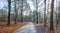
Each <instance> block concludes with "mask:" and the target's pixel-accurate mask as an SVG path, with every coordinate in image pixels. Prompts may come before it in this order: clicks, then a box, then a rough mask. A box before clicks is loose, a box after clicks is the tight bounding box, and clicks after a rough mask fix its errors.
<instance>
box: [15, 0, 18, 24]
mask: <svg viewBox="0 0 60 33" xmlns="http://www.w3.org/2000/svg"><path fill="white" fill-rule="evenodd" d="M16 2H17V1H16V0H14V3H15V4H14V6H15V7H14V8H15V19H14V20H15V24H17V16H18V11H17V9H16Z"/></svg>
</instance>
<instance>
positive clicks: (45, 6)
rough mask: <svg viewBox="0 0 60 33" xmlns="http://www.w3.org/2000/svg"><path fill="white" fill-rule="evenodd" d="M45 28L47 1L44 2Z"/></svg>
mask: <svg viewBox="0 0 60 33" xmlns="http://www.w3.org/2000/svg"><path fill="white" fill-rule="evenodd" d="M44 4H45V5H44V26H46V0H44Z"/></svg>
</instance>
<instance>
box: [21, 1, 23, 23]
mask: <svg viewBox="0 0 60 33" xmlns="http://www.w3.org/2000/svg"><path fill="white" fill-rule="evenodd" d="M21 1H22V6H21V22H23V13H22V12H23V0H21Z"/></svg>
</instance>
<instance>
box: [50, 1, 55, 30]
mask: <svg viewBox="0 0 60 33" xmlns="http://www.w3.org/2000/svg"><path fill="white" fill-rule="evenodd" d="M53 9H54V0H52V2H51V14H50V30H54V26H53V11H54V10H53Z"/></svg>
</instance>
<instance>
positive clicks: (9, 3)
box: [7, 0, 11, 25]
mask: <svg viewBox="0 0 60 33" xmlns="http://www.w3.org/2000/svg"><path fill="white" fill-rule="evenodd" d="M7 1H8V8H9V10H8V23H7V25H10V12H11V0H7Z"/></svg>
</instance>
